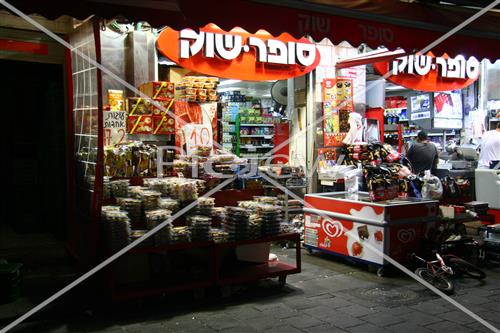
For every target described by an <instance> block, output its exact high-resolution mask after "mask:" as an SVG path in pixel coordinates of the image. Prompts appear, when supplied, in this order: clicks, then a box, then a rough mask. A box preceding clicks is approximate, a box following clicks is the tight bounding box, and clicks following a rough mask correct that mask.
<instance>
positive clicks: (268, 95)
mask: <svg viewBox="0 0 500 333" xmlns="http://www.w3.org/2000/svg"><path fill="white" fill-rule="evenodd" d="M262 97H271V94H264V95H262Z"/></svg>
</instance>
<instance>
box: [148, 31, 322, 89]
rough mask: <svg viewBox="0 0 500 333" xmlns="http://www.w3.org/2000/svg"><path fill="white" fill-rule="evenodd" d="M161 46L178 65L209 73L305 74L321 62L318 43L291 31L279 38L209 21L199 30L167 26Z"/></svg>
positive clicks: (249, 76)
mask: <svg viewBox="0 0 500 333" xmlns="http://www.w3.org/2000/svg"><path fill="white" fill-rule="evenodd" d="M157 48H158V49H159V50H160V52H161V53H162V54H163V55H165V56H166V57H167V58H169V59H170V60H172V61H173V62H175V63H177V64H178V65H180V66H182V67H184V68H187V69H190V70H193V71H196V72H199V73H203V74H206V75H212V76H218V77H223V78H231V79H240V80H250V81H261V80H283V79H288V78H292V77H296V76H301V75H304V74H306V73H309V72H310V71H312V70H313V69H314V68H316V66H317V65H318V64H319V61H320V54H319V51H318V50H317V48H316V45H314V44H313V43H311V42H310V41H309V40H307V39H306V38H304V37H302V38H300V39H296V38H294V37H292V36H291V35H289V34H287V33H282V34H281V35H279V36H278V37H274V36H272V35H271V34H270V33H268V32H267V31H264V30H259V31H257V32H256V33H255V34H250V33H248V32H247V31H245V30H243V29H241V28H233V29H232V30H231V31H229V32H226V31H224V30H222V29H221V28H219V27H218V26H216V25H215V24H207V25H206V26H205V27H203V28H201V29H200V30H199V31H198V32H196V31H194V30H192V29H183V30H181V31H177V30H174V29H171V28H166V29H165V30H163V31H162V32H161V33H160V35H159V36H158V40H157Z"/></svg>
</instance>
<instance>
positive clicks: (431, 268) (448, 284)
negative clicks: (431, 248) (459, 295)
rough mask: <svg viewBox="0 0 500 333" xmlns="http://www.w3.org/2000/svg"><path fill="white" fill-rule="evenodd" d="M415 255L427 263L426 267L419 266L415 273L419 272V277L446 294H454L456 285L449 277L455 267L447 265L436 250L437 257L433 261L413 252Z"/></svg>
mask: <svg viewBox="0 0 500 333" xmlns="http://www.w3.org/2000/svg"><path fill="white" fill-rule="evenodd" d="M413 257H414V258H415V259H417V260H419V261H421V262H423V263H425V267H419V268H417V269H416V270H415V274H417V276H418V277H420V278H421V279H423V280H425V281H427V282H429V283H430V284H432V285H433V286H434V287H436V288H437V289H439V290H441V291H442V292H444V293H445V294H448V295H450V294H453V291H454V290H455V285H454V284H453V282H452V281H451V280H449V279H448V276H449V275H450V276H451V275H453V269H452V268H451V267H450V266H448V265H446V263H445V261H444V259H443V258H442V257H441V256H440V255H439V253H437V252H436V258H437V259H436V260H432V261H427V260H425V259H423V258H421V257H419V256H417V255H416V254H413Z"/></svg>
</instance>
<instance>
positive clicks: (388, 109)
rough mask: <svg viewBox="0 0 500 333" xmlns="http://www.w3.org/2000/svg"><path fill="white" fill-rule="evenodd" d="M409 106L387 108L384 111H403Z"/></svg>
mask: <svg viewBox="0 0 500 333" xmlns="http://www.w3.org/2000/svg"><path fill="white" fill-rule="evenodd" d="M406 109H408V107H406V106H405V107H401V108H386V109H385V110H384V111H385V112H394V111H401V110H406Z"/></svg>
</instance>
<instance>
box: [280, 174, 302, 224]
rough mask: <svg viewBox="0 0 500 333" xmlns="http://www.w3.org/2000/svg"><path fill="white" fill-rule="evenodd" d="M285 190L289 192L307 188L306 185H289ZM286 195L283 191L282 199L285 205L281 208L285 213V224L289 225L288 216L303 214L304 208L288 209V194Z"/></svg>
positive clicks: (286, 192)
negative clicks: (283, 196) (283, 197)
mask: <svg viewBox="0 0 500 333" xmlns="http://www.w3.org/2000/svg"><path fill="white" fill-rule="evenodd" d="M286 188H287V189H288V190H290V191H294V190H305V189H306V188H307V185H306V184H304V185H289V186H287V187H286ZM288 193H289V192H288V191H285V199H284V202H285V205H284V207H283V210H284V212H285V222H286V223H290V214H300V213H303V211H304V207H301V208H290V207H289V205H288V199H289V194H288Z"/></svg>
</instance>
